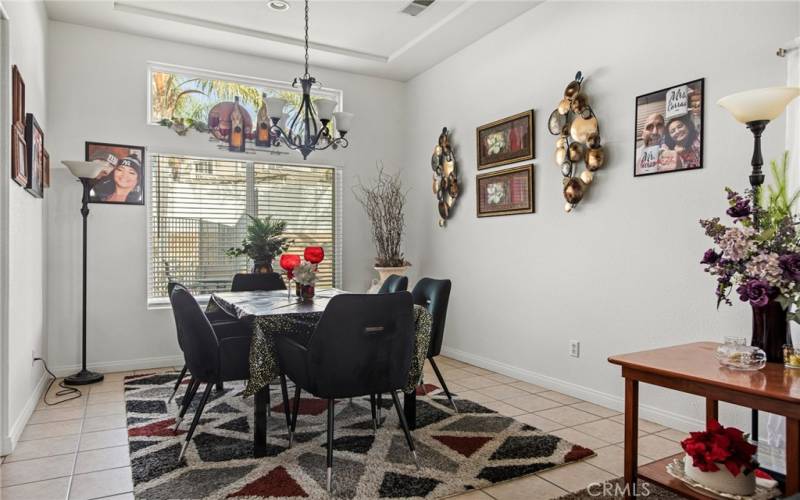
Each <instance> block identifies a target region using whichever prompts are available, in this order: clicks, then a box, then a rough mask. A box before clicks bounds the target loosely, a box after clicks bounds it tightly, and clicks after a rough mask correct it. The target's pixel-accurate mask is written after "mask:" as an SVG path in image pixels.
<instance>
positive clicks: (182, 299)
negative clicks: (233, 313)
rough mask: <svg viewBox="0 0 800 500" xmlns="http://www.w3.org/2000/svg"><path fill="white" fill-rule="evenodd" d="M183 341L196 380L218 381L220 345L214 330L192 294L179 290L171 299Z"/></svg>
mask: <svg viewBox="0 0 800 500" xmlns="http://www.w3.org/2000/svg"><path fill="white" fill-rule="evenodd" d="M169 300H170V302H171V303H172V312H173V314H174V315H175V324H176V325H177V327H178V332H179V334H180V336H181V337H182V339H181V348H182V349H183V357H184V359H185V360H186V366H187V367H188V368H189V372H190V373H191V374H192V377H196V378H197V379H198V380H200V381H202V382H208V381H216V380H217V378H218V374H219V359H218V347H219V341H218V340H217V335H216V334H215V333H214V327H212V326H211V323H210V322H209V321H208V318H207V317H206V315H205V314H203V310H202V309H200V305H199V304H198V303H197V301H196V300H195V299H194V297H193V296H192V294H191V293H189V291H188V290H186V289H185V288H183V287H180V286H176V287H175V289H174V290H173V291H172V295H170V297H169Z"/></svg>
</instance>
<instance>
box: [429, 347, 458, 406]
mask: <svg viewBox="0 0 800 500" xmlns="http://www.w3.org/2000/svg"><path fill="white" fill-rule="evenodd" d="M428 361H430V362H431V366H432V367H433V371H434V372H435V373H436V378H438V379H439V383H440V384H442V390H444V393H445V394H446V395H447V399H449V400H450V404H451V405H453V409H454V410H455V411H456V413H458V408H456V402H455V401H453V396H451V395H450V391H449V390H448V389H447V384H445V383H444V377H442V372H440V371H439V367H438V366H436V361H434V360H433V357H430V358H428Z"/></svg>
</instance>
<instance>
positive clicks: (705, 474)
mask: <svg viewBox="0 0 800 500" xmlns="http://www.w3.org/2000/svg"><path fill="white" fill-rule="evenodd" d="M692 462H693V461H692V457H690V456H689V455H685V456H684V457H683V471H684V473H685V474H686V477H688V478H689V479H691V480H692V481H695V482H697V483H700V484H702V485H703V486H705V487H706V488H709V489H710V490H713V491H716V492H719V493H728V494H731V495H741V496H749V495H752V494H753V493H754V492H755V491H756V475H755V474H753V472H752V471H751V472H750V473H748V474H745V473H744V471H742V472H740V473H739V474H737V475H736V476H734V475H733V474H731V471H729V470H728V468H727V467H725V465H723V464H720V463H718V464H716V465H717V466H718V468H719V470H716V471H702V470H700V469H699V468H698V467H695V466H694V464H693V463H692Z"/></svg>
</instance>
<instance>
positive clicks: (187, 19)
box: [114, 0, 474, 64]
mask: <svg viewBox="0 0 800 500" xmlns="http://www.w3.org/2000/svg"><path fill="white" fill-rule="evenodd" d="M472 1H474V0H472ZM114 10H117V11H120V12H127V13H129V14H136V15H140V16H146V17H152V18H155V19H162V20H166V21H173V22H176V23H181V24H189V25H192V26H198V27H201V28H208V29H212V30H216V31H223V32H227V33H233V34H236V35H244V36H249V37H253V38H260V39H262V40H269V41H272V42H278V43H283V44H287V45H295V46H298V47H303V46H304V44H305V41H304V40H303V39H300V38H293V37H288V36H284V35H278V34H275V33H269V32H266V31H258V30H254V29H249V28H242V27H239V26H233V25H230V24H225V23H218V22H215V21H208V20H205V19H198V18H196V17H191V16H184V15H182V14H172V13H170V12H164V11H160V10H156V9H149V8H146V7H140V6H138V5H133V4H130V3H127V2H124V1H115V2H114ZM458 10H460V9H458ZM449 17H450V16H448V19H449ZM426 36H427V32H426ZM415 43H418V40H417V42H415ZM308 46H309V47H310V48H312V49H315V50H319V51H322V52H328V53H332V54H339V55H343V56H348V57H353V58H356V59H363V60H367V61H375V62H379V63H384V64H385V63H388V62H389V60H390V57H387V56H383V55H380V54H372V53H369V52H362V51H359V50H352V49H346V48H343V47H337V46H335V45H328V44H324V43H316V42H309V43H308Z"/></svg>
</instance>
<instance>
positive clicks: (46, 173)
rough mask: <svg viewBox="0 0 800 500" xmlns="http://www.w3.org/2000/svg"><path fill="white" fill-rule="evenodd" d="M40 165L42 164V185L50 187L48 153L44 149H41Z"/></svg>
mask: <svg viewBox="0 0 800 500" xmlns="http://www.w3.org/2000/svg"><path fill="white" fill-rule="evenodd" d="M42 165H43V166H44V177H43V179H44V181H43V184H44V187H45V188H49V187H50V153H48V152H47V150H46V149H43V150H42Z"/></svg>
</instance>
